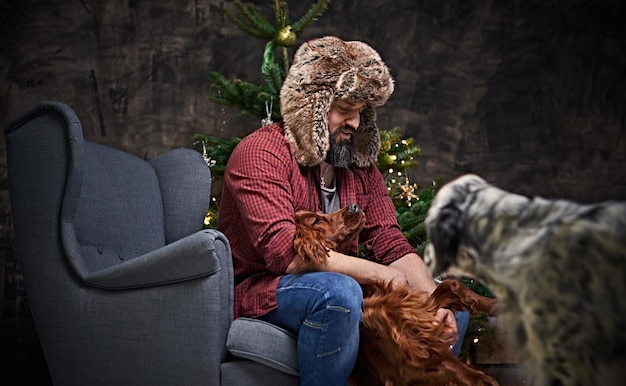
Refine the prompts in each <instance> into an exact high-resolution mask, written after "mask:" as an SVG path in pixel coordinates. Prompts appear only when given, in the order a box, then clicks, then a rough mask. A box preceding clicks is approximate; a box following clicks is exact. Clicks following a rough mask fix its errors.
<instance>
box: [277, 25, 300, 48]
mask: <svg viewBox="0 0 626 386" xmlns="http://www.w3.org/2000/svg"><path fill="white" fill-rule="evenodd" d="M296 38H297V36H296V33H295V32H294V31H293V29H292V28H291V26H290V25H287V26H284V27H282V28H281V29H279V30H278V32H277V33H276V43H278V44H280V45H281V46H283V47H291V46H293V45H294V44H296Z"/></svg>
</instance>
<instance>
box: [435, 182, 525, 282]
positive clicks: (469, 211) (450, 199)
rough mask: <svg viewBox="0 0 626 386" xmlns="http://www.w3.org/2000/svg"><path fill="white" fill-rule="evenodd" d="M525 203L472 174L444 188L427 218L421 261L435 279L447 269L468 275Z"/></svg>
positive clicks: (517, 196)
mask: <svg viewBox="0 0 626 386" xmlns="http://www.w3.org/2000/svg"><path fill="white" fill-rule="evenodd" d="M527 202H528V199H527V198H526V197H523V196H520V195H516V194H511V193H507V192H505V191H503V190H500V189H498V188H496V187H494V186H491V185H489V184H488V183H487V182H486V181H485V180H483V179H482V178H480V177H478V176H476V175H473V174H468V175H464V176H461V177H459V178H457V179H456V180H454V181H452V182H450V183H448V184H446V185H444V186H443V187H442V188H441V190H440V191H439V192H438V193H437V195H436V196H435V199H434V200H433V202H432V205H431V207H430V209H429V211H428V216H427V218H426V230H427V234H428V238H429V240H430V244H429V245H428V246H427V248H426V250H425V252H424V262H425V263H426V265H427V266H428V267H429V269H430V270H431V273H432V274H433V275H434V276H438V275H440V274H441V273H443V272H445V271H446V270H447V269H448V268H449V267H450V266H455V268H457V269H460V270H461V271H463V272H465V273H468V271H469V272H471V268H472V267H473V265H474V264H475V263H476V259H477V258H478V255H479V253H481V251H484V250H485V248H489V247H488V244H490V243H491V242H493V241H494V240H495V238H497V237H498V236H499V235H501V232H502V231H503V229H504V228H505V227H507V226H508V225H507V224H508V222H510V221H509V219H510V218H513V217H515V216H517V215H518V214H519V213H520V211H521V210H523V208H524V207H525V205H526V204H527Z"/></svg>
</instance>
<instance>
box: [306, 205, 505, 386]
mask: <svg viewBox="0 0 626 386" xmlns="http://www.w3.org/2000/svg"><path fill="white" fill-rule="evenodd" d="M365 220H366V219H365V214H364V213H363V212H362V211H361V210H359V208H358V206H357V205H356V204H351V205H348V206H346V207H344V208H342V209H341V210H339V211H337V212H334V213H331V214H322V213H314V212H308V211H299V212H297V213H296V237H295V240H294V247H295V250H296V253H297V257H298V259H299V260H300V263H299V264H298V265H299V269H300V268H301V270H302V271H305V270H312V269H315V267H320V266H323V265H324V264H325V262H326V259H327V258H328V251H329V250H331V249H333V250H336V251H338V252H346V251H347V250H348V249H349V247H350V245H351V244H352V243H353V242H354V240H355V239H357V237H358V234H359V232H360V231H361V230H362V229H363V226H364V225H365ZM363 295H364V300H363V301H364V309H363V320H362V323H361V327H360V331H361V343H360V348H359V356H358V359H357V363H356V365H355V367H354V370H353V371H352V376H351V383H352V384H354V385H358V386H369V385H372V386H374V385H385V386H392V385H396V386H398V385H472V386H475V385H490V386H493V385H498V383H497V382H496V380H495V379H493V378H491V377H489V376H487V375H486V374H484V373H482V372H480V371H478V370H475V369H472V368H471V367H469V366H467V365H466V364H464V363H463V362H461V361H460V360H459V359H458V358H456V357H455V356H454V354H453V353H452V350H451V349H450V345H449V344H448V343H447V342H446V340H445V339H444V331H443V329H444V326H443V325H441V324H436V323H434V322H435V320H436V319H435V314H436V313H437V309H438V308H441V307H443V308H448V309H451V310H453V311H461V310H470V311H471V312H479V313H487V314H492V313H493V311H494V308H495V305H496V303H495V300H494V299H490V298H486V297H482V296H480V295H477V294H476V293H474V292H473V291H471V290H470V289H468V288H467V287H466V286H465V285H464V284H462V283H461V282H459V281H457V280H444V281H443V282H442V283H441V284H440V285H439V286H438V287H437V289H436V290H435V291H434V292H433V294H432V295H431V296H428V294H427V293H426V292H419V291H415V290H411V289H409V288H407V287H405V286H392V285H391V284H383V283H373V284H366V285H364V286H363Z"/></svg>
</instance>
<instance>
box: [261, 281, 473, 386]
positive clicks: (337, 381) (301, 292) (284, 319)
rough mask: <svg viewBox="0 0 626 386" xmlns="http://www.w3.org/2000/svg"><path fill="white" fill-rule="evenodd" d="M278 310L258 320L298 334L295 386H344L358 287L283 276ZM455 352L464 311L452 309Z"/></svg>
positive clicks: (354, 337) (354, 339)
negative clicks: (296, 378)
mask: <svg viewBox="0 0 626 386" xmlns="http://www.w3.org/2000/svg"><path fill="white" fill-rule="evenodd" d="M277 301H278V308H277V309H275V310H273V311H271V312H270V313H268V314H267V315H265V316H263V319H264V320H266V321H268V322H270V323H272V324H275V325H277V326H280V327H282V328H284V329H286V330H288V331H290V332H292V333H293V334H295V335H296V336H297V337H298V365H299V367H300V385H302V386H305V385H316V386H326V385H328V386H332V385H340V386H345V385H346V384H347V383H348V377H349V376H350V372H351V371H352V368H353V367H354V364H355V362H356V358H357V355H358V351H359V323H360V322H361V314H362V310H363V292H362V290H361V286H360V285H359V284H358V283H357V282H356V280H354V279H352V278H351V277H349V276H346V275H342V274H338V273H332V272H308V273H299V274H293V275H285V276H284V277H283V278H281V280H280V282H279V283H278V289H277ZM455 316H456V320H457V327H458V331H459V340H458V341H457V343H456V345H455V346H454V350H453V351H454V353H455V354H456V355H458V354H459V352H460V351H461V345H462V343H463V337H464V335H465V331H466V330H467V325H468V322H469V316H470V315H469V312H456V313H455Z"/></svg>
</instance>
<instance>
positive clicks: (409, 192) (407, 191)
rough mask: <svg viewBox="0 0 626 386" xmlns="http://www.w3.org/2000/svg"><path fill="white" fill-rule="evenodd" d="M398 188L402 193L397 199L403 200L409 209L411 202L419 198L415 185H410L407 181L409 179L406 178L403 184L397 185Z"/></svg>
mask: <svg viewBox="0 0 626 386" xmlns="http://www.w3.org/2000/svg"><path fill="white" fill-rule="evenodd" d="M399 187H400V190H401V191H402V192H401V193H400V194H399V197H400V198H402V199H405V200H406V204H407V206H409V207H410V206H411V202H412V201H413V200H416V199H418V198H419V197H418V195H417V193H416V191H417V184H411V182H410V181H409V177H408V176H406V177H405V179H404V184H402V185H399Z"/></svg>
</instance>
